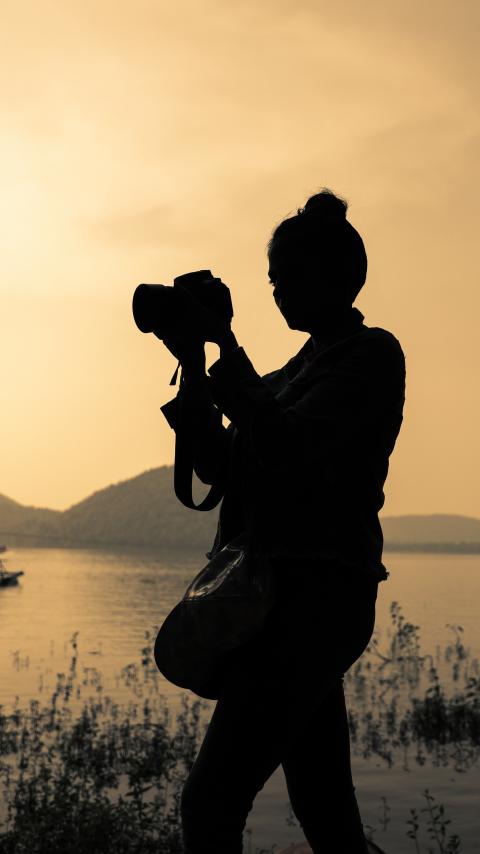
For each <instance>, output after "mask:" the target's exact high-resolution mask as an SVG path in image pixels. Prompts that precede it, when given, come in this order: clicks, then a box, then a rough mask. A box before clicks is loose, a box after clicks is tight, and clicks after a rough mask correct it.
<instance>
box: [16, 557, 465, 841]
mask: <svg viewBox="0 0 480 854" xmlns="http://www.w3.org/2000/svg"><path fill="white" fill-rule="evenodd" d="M5 559H6V563H7V568H8V569H10V570H17V569H22V570H24V572H25V575H24V577H23V578H22V579H21V581H20V584H19V585H18V586H17V587H12V588H2V589H1V590H0V620H1V626H2V638H1V640H2V642H1V648H0V659H1V669H0V703H2V704H3V705H5V706H9V705H10V704H11V703H12V702H13V701H14V700H15V698H16V697H18V698H19V703H20V705H22V706H23V705H25V704H26V703H27V702H28V700H29V699H30V698H33V697H38V694H39V691H40V689H41V688H43V690H46V689H48V687H49V686H50V685H53V684H54V682H55V677H56V674H57V673H58V672H64V671H65V669H66V667H67V666H68V660H69V640H70V638H71V636H72V635H73V633H74V632H78V645H79V654H80V657H79V664H80V666H83V667H96V668H98V669H99V670H101V672H102V675H103V678H104V684H105V689H106V690H107V691H108V693H110V694H111V695H112V696H113V697H114V699H116V700H118V701H122V700H125V699H126V698H127V695H128V688H127V687H126V686H125V684H124V683H123V682H122V681H121V680H119V678H118V675H119V673H120V672H121V671H122V668H124V667H125V666H126V665H128V664H130V663H132V662H138V661H139V659H140V651H141V649H142V647H143V646H144V645H145V633H146V632H149V633H151V634H154V632H155V628H156V627H158V626H159V625H161V623H162V621H163V619H164V617H165V616H166V615H167V614H168V612H169V611H170V610H171V608H172V607H173V606H174V604H175V603H176V602H177V601H178V600H179V598H180V597H181V596H182V594H183V592H184V590H185V588H186V586H187V584H188V583H189V581H190V580H191V579H192V577H193V576H194V575H195V574H196V573H197V572H198V570H199V569H200V568H201V567H202V565H204V563H206V559H205V558H204V555H203V554H201V553H200V554H198V553H192V552H183V551H181V552H180V551H175V552H168V553H162V554H159V552H158V551H156V552H152V551H148V550H129V551H126V550H123V551H114V550H97V549H95V550H93V549H82V550H67V549H27V548H17V549H12V550H11V551H9V552H7V554H6V555H5ZM384 563H385V565H386V566H387V569H388V570H389V571H390V578H389V579H388V581H386V582H384V583H382V584H381V585H380V587H379V594H378V600H377V634H378V637H379V641H380V645H381V643H382V640H385V641H386V639H387V638H388V636H389V633H390V629H391V619H390V605H391V603H392V602H393V601H397V602H398V603H399V604H400V605H401V608H402V611H403V614H404V616H405V618H406V620H408V621H409V622H412V623H414V624H416V625H418V626H419V627H420V638H421V648H422V652H430V653H432V654H434V653H435V650H436V649H437V647H438V646H445V645H446V644H447V643H449V642H451V641H452V638H453V633H452V630H451V629H448V628H447V624H455V625H460V626H462V627H463V636H462V637H463V642H464V643H465V645H466V646H467V647H468V648H469V650H470V656H471V657H472V658H480V624H479V620H478V609H479V605H478V603H479V602H480V555H451V554H449V555H441V554H402V553H388V552H386V553H385V554H384ZM162 690H163V691H164V693H165V695H166V696H167V697H168V699H169V702H170V703H171V704H172V707H173V708H176V707H177V706H178V705H179V702H180V696H181V694H182V693H184V692H182V691H181V689H178V688H176V687H175V686H172V685H171V684H170V683H168V682H166V680H163V688H162ZM190 696H192V697H193V696H194V695H190ZM206 705H207V709H208V710H210V709H213V707H214V702H213V701H212V702H208V701H206ZM319 773H321V770H320V771H319ZM353 773H354V780H355V786H356V791H357V797H358V800H359V804H360V808H361V812H362V816H363V820H364V824H366V825H370V826H372V827H375V828H376V831H375V834H374V839H375V840H376V841H377V842H378V844H380V845H382V846H385V848H386V850H387V852H388V854H404V852H405V854H407V852H410V851H411V852H414V851H415V845H414V843H413V842H412V841H411V840H409V839H408V838H407V836H406V831H407V829H408V827H407V825H406V820H407V819H408V818H409V817H410V814H409V810H410V809H411V808H412V807H414V808H416V809H418V810H420V809H422V808H423V807H424V806H425V799H424V798H423V797H422V792H423V790H424V789H425V788H429V789H430V791H431V793H432V794H433V795H434V796H435V798H436V800H437V802H441V803H443V804H444V806H445V811H446V815H447V817H448V818H450V819H451V821H452V824H451V825H450V831H451V832H456V833H458V834H459V836H460V838H461V840H462V843H463V845H462V848H461V851H462V852H463V854H474V852H478V851H479V850H480V844H479V841H478V840H480V818H479V816H480V810H479V809H478V807H479V803H478V789H479V783H480V773H479V769H478V766H475V767H474V768H472V769H470V770H468V771H464V772H457V771H455V770H454V769H453V768H452V767H432V765H431V764H429V763H428V762H427V763H426V764H425V765H424V766H423V767H420V766H419V765H415V764H413V765H412V766H411V770H409V771H406V770H404V768H403V767H402V764H401V762H395V764H394V765H393V766H392V767H391V768H389V767H388V766H387V765H386V764H385V763H383V762H382V761H381V760H379V759H369V760H366V759H363V758H362V757H361V756H357V755H354V756H353ZM382 796H385V797H386V799H387V805H388V809H389V812H388V818H389V820H388V822H387V823H386V827H384V825H385V822H384V821H383V819H384V818H385V811H384V806H383V803H382V800H381V798H382ZM287 804H288V795H287V791H286V787H285V782H284V778H283V774H282V771H281V769H279V770H278V771H277V772H275V774H274V775H272V777H271V778H270V780H269V781H268V783H267V784H266V786H265V787H264V789H263V790H262V792H261V793H260V794H259V795H258V796H257V799H256V801H255V805H254V809H253V811H252V813H251V814H250V816H249V819H248V822H247V828H251V830H252V837H253V842H254V844H255V845H258V846H261V845H264V846H270V845H271V844H272V843H273V842H276V843H278V844H279V845H287V844H288V843H289V842H291V841H293V840H298V839H301V838H303V837H302V833H301V830H299V829H296V828H292V827H290V826H289V825H288V824H287V823H286V816H287ZM425 850H426V849H425ZM432 850H435V851H436V850H438V849H437V848H433V843H432Z"/></svg>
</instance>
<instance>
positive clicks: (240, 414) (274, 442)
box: [209, 339, 392, 469]
mask: <svg viewBox="0 0 480 854" xmlns="http://www.w3.org/2000/svg"><path fill="white" fill-rule="evenodd" d="M387 343H388V342H387ZM388 349H390V350H391V349H392V348H391V347H390V348H389V347H388V346H387V347H385V342H384V341H382V340H379V339H370V340H369V341H364V342H362V344H357V345H355V346H354V347H352V349H351V350H350V351H349V352H348V353H347V354H345V355H344V356H342V357H341V359H340V360H339V361H338V363H337V364H335V365H334V366H332V367H329V368H328V369H327V370H325V369H324V370H322V369H320V370H319V371H318V373H317V375H316V376H313V377H310V378H309V381H308V383H305V384H304V391H303V393H302V387H301V386H300V387H299V388H298V389H297V391H298V396H297V399H296V402H295V403H293V404H290V405H289V404H288V402H287V400H288V398H287V397H286V398H285V400H284V401H282V399H281V397H280V398H279V399H277V398H276V397H275V395H274V394H273V392H272V391H271V389H270V388H269V387H268V385H267V384H266V383H265V382H264V381H263V380H262V378H261V377H260V376H259V375H258V374H257V372H256V371H255V369H254V367H253V365H252V363H251V361H250V359H249V358H248V356H247V354H246V353H245V351H244V350H243V347H239V348H238V349H236V350H232V351H231V352H230V353H228V354H227V355H226V356H224V357H222V358H220V359H219V360H217V361H216V362H214V364H213V365H212V366H211V367H210V368H209V374H210V376H211V377H212V379H213V383H214V385H213V392H214V395H215V399H216V401H217V403H219V405H221V408H222V411H223V412H225V414H226V415H227V417H228V418H230V420H231V421H232V422H233V423H234V424H235V425H236V426H237V427H238V428H239V429H241V430H242V431H244V432H245V433H246V434H247V437H248V440H249V442H250V445H251V447H252V449H253V452H254V454H255V456H256V458H257V460H258V463H259V464H260V465H261V466H262V467H264V468H276V469H282V468H290V467H292V466H305V465H309V464H318V463H320V464H321V463H325V464H328V463H329V462H331V458H332V454H335V453H338V452H344V451H345V448H346V447H349V446H350V447H351V446H353V447H358V448H359V449H360V448H361V447H363V445H364V443H365V442H368V441H371V437H372V435H373V434H374V433H375V431H376V430H377V429H380V428H379V425H380V424H381V423H382V418H383V417H384V413H383V412H382V406H383V401H384V399H385V392H386V391H388V388H387V387H388V382H389V367H388V366H389V359H388V358H385V351H386V350H388ZM390 379H392V376H391V375H390Z"/></svg>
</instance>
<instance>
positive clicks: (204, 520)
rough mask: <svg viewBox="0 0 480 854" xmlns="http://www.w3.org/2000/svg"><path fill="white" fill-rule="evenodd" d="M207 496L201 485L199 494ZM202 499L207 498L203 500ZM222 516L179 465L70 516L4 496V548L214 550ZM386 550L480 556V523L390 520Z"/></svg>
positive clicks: (96, 497)
mask: <svg viewBox="0 0 480 854" xmlns="http://www.w3.org/2000/svg"><path fill="white" fill-rule="evenodd" d="M200 491H201V495H202V496H203V495H204V494H205V493H206V491H207V487H205V486H203V485H199V486H198V488H197V489H194V494H195V493H199V492H200ZM196 500H197V501H199V500H200V495H199V494H198V495H196ZM218 510H219V508H218V507H216V508H215V510H213V511H211V512H209V513H197V512H196V511H194V510H189V509H187V508H186V507H183V505H182V504H180V502H179V501H178V500H177V498H176V496H175V493H174V491H173V466H161V467H160V468H155V469H150V470H149V471H146V472H143V474H140V475H138V476H137V477H133V478H130V479H129V480H125V481H121V482H120V483H116V484H113V485H111V486H107V487H106V488H105V489H100V490H98V491H97V492H94V493H93V495H90V496H89V497H88V498H85V499H84V500H83V501H80V502H79V503H78V504H74V505H73V506H72V507H70V508H69V509H68V510H64V511H59V510H48V509H46V508H39V507H25V506H23V505H21V504H19V503H18V502H16V501H13V500H12V499H11V498H7V497H6V496H4V495H0V542H3V543H5V544H7V545H11V546H13V545H17V546H20V545H34V546H54V545H58V546H66V547H67V546H70V547H76V546H78V547H82V546H113V545H115V546H147V547H165V548H176V547H180V548H195V549H197V548H198V549H201V550H202V551H204V552H205V551H207V550H208V549H209V548H210V547H211V545H212V543H213V538H214V536H215V530H216V526H217V519H218ZM381 523H382V528H383V533H384V539H385V549H386V550H387V551H388V550H401V551H409V550H412V551H418V550H421V551H457V552H480V519H476V518H472V517H468V516H457V515H453V514H442V513H437V514H432V515H406V516H383V517H382V519H381Z"/></svg>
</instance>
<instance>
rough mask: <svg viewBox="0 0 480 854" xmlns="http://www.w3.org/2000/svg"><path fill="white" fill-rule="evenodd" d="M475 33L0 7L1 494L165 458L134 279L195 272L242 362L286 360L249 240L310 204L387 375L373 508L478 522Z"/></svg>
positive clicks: (347, 5) (315, 11) (158, 353)
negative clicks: (210, 289)
mask: <svg viewBox="0 0 480 854" xmlns="http://www.w3.org/2000/svg"><path fill="white" fill-rule="evenodd" d="M479 24H480V6H479V4H478V3H477V2H476V0H473V2H469V1H467V0H449V2H442V0H434V2H433V0H432V2H430V0H429V2H420V3H418V2H414V1H413V0H402V2H389V0H378V2H376V0H375V2H371V0H364V2H362V3H358V2H357V0H348V2H343V3H336V4H334V3H331V2H330V0H329V2H324V0H315V2H302V0H289V1H288V2H287V0H275V2H273V0H266V2H258V0H256V2H253V0H247V2H242V0H240V2H239V3H228V2H225V0H224V2H221V0H207V2H206V0H197V2H194V0H191V2H184V0H178V2H176V3H175V4H167V3H165V2H161V0H157V2H147V0H135V2H133V1H132V2H122V0H116V1H115V2H113V0H111V2H107V0H94V2H93V0H81V2H80V0H64V2H62V3H58V2H46V0H43V2H42V3H38V2H31V1H30V2H22V0H14V2H12V0H7V2H4V3H3V4H2V45H1V52H0V56H1V62H2V65H3V68H2V75H1V80H2V84H1V85H2V104H3V113H2V117H1V123H0V146H1V158H0V170H1V172H2V175H1V187H2V190H1V193H0V208H1V211H2V213H1V228H0V242H1V249H2V251H1V253H0V264H1V268H2V269H1V272H2V277H1V281H2V288H1V305H0V309H1V314H2V321H3V323H2V336H1V346H2V364H3V366H4V372H3V380H2V418H1V422H0V432H1V442H2V449H3V458H2V466H1V476H0V492H1V493H4V494H6V495H8V496H10V497H12V498H15V499H16V500H18V501H21V502H22V503H30V504H35V505H41V506H49V507H54V508H64V507H67V506H69V505H70V504H71V503H73V502H76V501H79V500H80V499H82V498H83V497H85V496H86V495H88V494H89V493H90V492H92V491H93V490H95V489H99V488H101V487H103V486H106V485H107V484H109V483H111V482H117V481H119V480H122V479H125V478H127V477H131V476H133V475H136V474H138V473H140V472H141V471H143V470H145V469H147V468H152V467H154V466H157V465H161V464H164V463H171V462H172V461H173V449H174V437H173V434H172V432H171V431H170V429H169V427H168V425H167V424H166V422H165V421H164V419H163V416H162V415H161V413H160V412H159V406H160V405H161V404H162V403H163V402H165V401H166V400H168V399H170V398H171V397H172V396H173V394H174V393H175V389H172V388H171V387H170V386H169V385H168V382H169V379H170V377H171V375H172V373H173V370H174V367H175V362H174V360H173V357H172V356H171V355H170V354H169V353H168V352H167V351H166V350H165V349H164V348H163V346H162V345H161V343H160V342H159V341H157V340H156V339H155V338H154V337H153V336H143V335H141V334H140V333H139V332H138V331H137V330H136V328H135V326H134V324H133V320H132V317H131V308H130V306H131V296H132V293H133V290H134V287H135V286H136V284H137V283H139V282H141V281H147V282H148V281H150V282H154V281H157V282H164V283H169V282H171V280H172V278H173V276H174V275H177V274H180V273H182V272H185V271H188V270H192V269H199V268H204V267H209V268H211V269H212V270H213V271H214V273H215V274H216V275H219V276H221V277H222V278H223V280H224V281H225V282H226V283H227V284H228V285H229V286H230V287H231V291H232V298H233V302H234V308H235V317H234V321H233V329H234V331H235V334H236V336H237V338H238V340H239V343H241V344H242V345H243V346H244V348H245V350H246V352H247V354H248V355H249V357H250V358H251V360H252V361H253V363H254V365H255V367H256V368H257V370H258V371H259V372H260V373H264V372H266V371H268V370H273V369H274V368H276V367H279V366H280V365H281V364H283V363H284V362H285V361H286V360H287V359H288V358H289V357H290V356H291V355H292V354H293V353H295V352H296V351H297V350H298V349H299V348H300V346H301V345H302V343H303V342H304V340H305V339H306V334H305V333H301V332H292V331H290V330H289V329H288V327H287V326H286V324H285V321H284V320H283V318H282V317H281V315H280V314H279V312H278V310H277V309H276V307H275V304H274V302H273V299H272V294H271V288H270V286H269V285H268V278H267V273H266V271H267V264H266V258H265V244H266V242H267V240H268V238H269V236H270V233H271V230H272V228H273V226H274V225H275V224H276V223H277V222H278V221H279V220H280V219H282V218H283V217H284V216H285V215H287V214H288V213H289V212H290V211H292V210H293V209H295V208H296V207H297V206H299V205H301V204H302V203H303V202H304V201H305V199H306V198H307V197H308V195H310V194H311V193H313V192H315V191H316V190H318V189H319V188H320V187H322V186H328V187H330V188H331V189H332V190H333V191H334V192H337V193H339V194H340V195H343V196H345V197H346V198H347V199H348V200H349V202H350V210H349V218H350V220H351V222H352V223H353V224H354V225H355V226H356V228H358V230H359V231H360V233H361V234H362V236H363V237H364V240H365V244H366V247H367V252H368V256H369V274H368V280H367V284H366V286H365V288H364V290H363V291H362V292H361V294H360V296H359V298H358V300H357V303H356V305H357V306H358V307H359V308H360V310H361V311H362V312H363V313H364V314H365V322H366V323H367V324H369V325H372V326H383V327H384V328H386V329H390V330H391V331H392V332H393V333H394V334H395V335H396V336H397V337H398V338H399V340H400V341H401V343H402V346H403V348H404V350H405V354H406V359H407V400H406V405H405V413H404V415H405V422H404V426H403V428H402V432H401V435H400V438H399V440H398V443H397V447H396V449H395V451H394V454H393V457H392V459H391V468H390V475H389V479H388V481H387V485H386V496H387V500H386V503H385V508H384V512H385V513H389V514H398V513H410V512H412V513H429V512H453V513H465V514H468V515H473V516H480V478H479V476H478V474H479V471H480V466H479V462H480V459H479V457H480V452H479V442H478V439H477V435H478V432H479V416H480V391H479V384H478V376H477V375H478V365H479V356H480V336H479V335H478V332H477V327H478V323H479V314H480V291H479V275H478V274H479V260H478V257H479V256H478V249H477V244H478V237H477V230H478V215H477V211H478V198H479V195H480V193H479V190H480V188H479V157H478V155H479V130H480V121H479V113H478V103H479V100H478V94H479V93H478V80H479V79H480V75H479V68H478V65H479V60H478V43H477V40H478V32H479ZM209 357H210V358H209V364H210V363H211V362H212V361H213V360H214V359H215V358H216V357H217V348H216V347H215V345H209Z"/></svg>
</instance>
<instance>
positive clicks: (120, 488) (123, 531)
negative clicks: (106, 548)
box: [0, 466, 219, 551]
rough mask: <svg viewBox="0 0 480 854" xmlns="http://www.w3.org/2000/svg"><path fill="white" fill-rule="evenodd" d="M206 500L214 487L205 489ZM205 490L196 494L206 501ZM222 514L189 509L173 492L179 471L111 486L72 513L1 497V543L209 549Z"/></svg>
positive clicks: (164, 469) (145, 475)
mask: <svg viewBox="0 0 480 854" xmlns="http://www.w3.org/2000/svg"><path fill="white" fill-rule="evenodd" d="M200 487H201V495H202V497H203V495H204V494H205V493H206V492H207V491H208V487H206V486H204V485H201V484H200ZM200 487H199V488H198V489H197V490H195V489H194V498H195V500H196V503H199V502H200V496H198V495H197V492H200ZM218 510H219V508H218V507H216V508H215V509H214V510H212V511H211V512H209V513H199V512H197V511H194V510H189V509H188V508H186V507H184V506H183V505H182V504H180V502H179V501H178V500H177V498H176V496H175V493H174V491H173V466H161V467H160V468H156V469H151V470H150V471H146V472H144V473H143V474H141V475H138V476H137V477H134V478H131V479H130V480H125V481H122V482H120V483H116V484H114V485H112V486H107V487H106V488H105V489H100V490H99V491H98V492H94V493H93V495H90V496H89V497H88V498H85V499H84V500H83V501H80V502H79V503H78V504H74V505H73V506H72V507H70V508H69V509H68V510H64V511H60V510H43V509H40V508H35V507H23V506H22V505H21V504H18V503H17V502H15V501H12V500H11V499H10V498H6V497H5V496H3V495H0V542H2V543H5V544H7V545H12V546H13V545H17V546H19V545H34V546H53V545H59V546H73V547H75V546H83V545H85V546H86V545H120V546H121V545H125V546H127V545H137V546H164V547H168V548H175V547H182V548H189V547H192V548H201V549H203V550H204V551H206V550H208V549H209V548H210V547H211V545H212V543H213V539H214V536H215V531H216V527H217V519H218Z"/></svg>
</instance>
